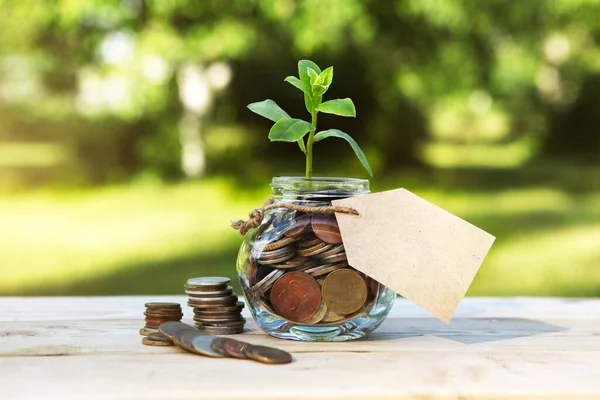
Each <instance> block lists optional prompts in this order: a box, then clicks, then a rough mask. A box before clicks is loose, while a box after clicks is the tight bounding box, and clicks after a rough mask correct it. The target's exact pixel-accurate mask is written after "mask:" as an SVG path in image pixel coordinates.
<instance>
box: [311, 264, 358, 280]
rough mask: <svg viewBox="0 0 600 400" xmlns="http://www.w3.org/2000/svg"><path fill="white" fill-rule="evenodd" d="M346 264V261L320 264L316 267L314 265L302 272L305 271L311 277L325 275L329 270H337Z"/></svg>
mask: <svg viewBox="0 0 600 400" xmlns="http://www.w3.org/2000/svg"><path fill="white" fill-rule="evenodd" d="M347 266H348V264H346V263H338V264H325V265H320V266H318V267H314V268H311V269H307V270H306V271H304V272H306V273H307V274H309V275H312V276H313V277H318V276H323V275H327V274H329V273H330V272H333V271H335V270H338V269H340V268H345V267H347Z"/></svg>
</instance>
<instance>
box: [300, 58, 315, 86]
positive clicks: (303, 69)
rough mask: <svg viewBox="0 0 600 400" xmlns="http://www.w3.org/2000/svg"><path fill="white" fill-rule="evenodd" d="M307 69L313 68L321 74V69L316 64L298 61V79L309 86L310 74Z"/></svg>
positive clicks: (308, 61)
mask: <svg viewBox="0 0 600 400" xmlns="http://www.w3.org/2000/svg"><path fill="white" fill-rule="evenodd" d="M307 68H312V69H313V70H314V71H316V72H317V73H319V74H320V73H321V68H319V66H318V65H317V64H315V63H314V62H312V61H310V60H300V61H298V77H299V78H300V80H301V81H302V82H304V83H306V84H307V85H308V84H310V77H309V76H308V72H306V70H307Z"/></svg>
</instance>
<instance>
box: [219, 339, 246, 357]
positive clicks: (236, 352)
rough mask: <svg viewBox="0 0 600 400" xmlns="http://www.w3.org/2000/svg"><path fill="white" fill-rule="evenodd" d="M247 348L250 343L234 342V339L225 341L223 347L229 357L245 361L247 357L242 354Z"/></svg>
mask: <svg viewBox="0 0 600 400" xmlns="http://www.w3.org/2000/svg"><path fill="white" fill-rule="evenodd" d="M248 346H250V343H246V342H240V341H239V340H235V339H229V340H228V341H227V343H225V346H224V347H225V352H226V353H227V354H228V355H229V356H230V357H234V358H240V359H243V360H245V359H247V358H248V357H246V355H245V354H244V349H245V348H246V347H248Z"/></svg>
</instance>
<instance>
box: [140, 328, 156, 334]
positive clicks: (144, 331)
mask: <svg viewBox="0 0 600 400" xmlns="http://www.w3.org/2000/svg"><path fill="white" fill-rule="evenodd" d="M155 332H158V329H150V328H146V327H143V328H142V329H140V335H142V336H148V335H149V334H151V333H155Z"/></svg>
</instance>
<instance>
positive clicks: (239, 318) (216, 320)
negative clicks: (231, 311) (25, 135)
mask: <svg viewBox="0 0 600 400" xmlns="http://www.w3.org/2000/svg"><path fill="white" fill-rule="evenodd" d="M193 320H194V321H196V322H202V323H205V324H217V323H224V322H245V321H246V318H244V317H242V316H241V315H239V314H238V315H235V316H231V317H221V318H216V317H212V318H211V317H202V316H199V315H196V316H195V317H194V318H193Z"/></svg>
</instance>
